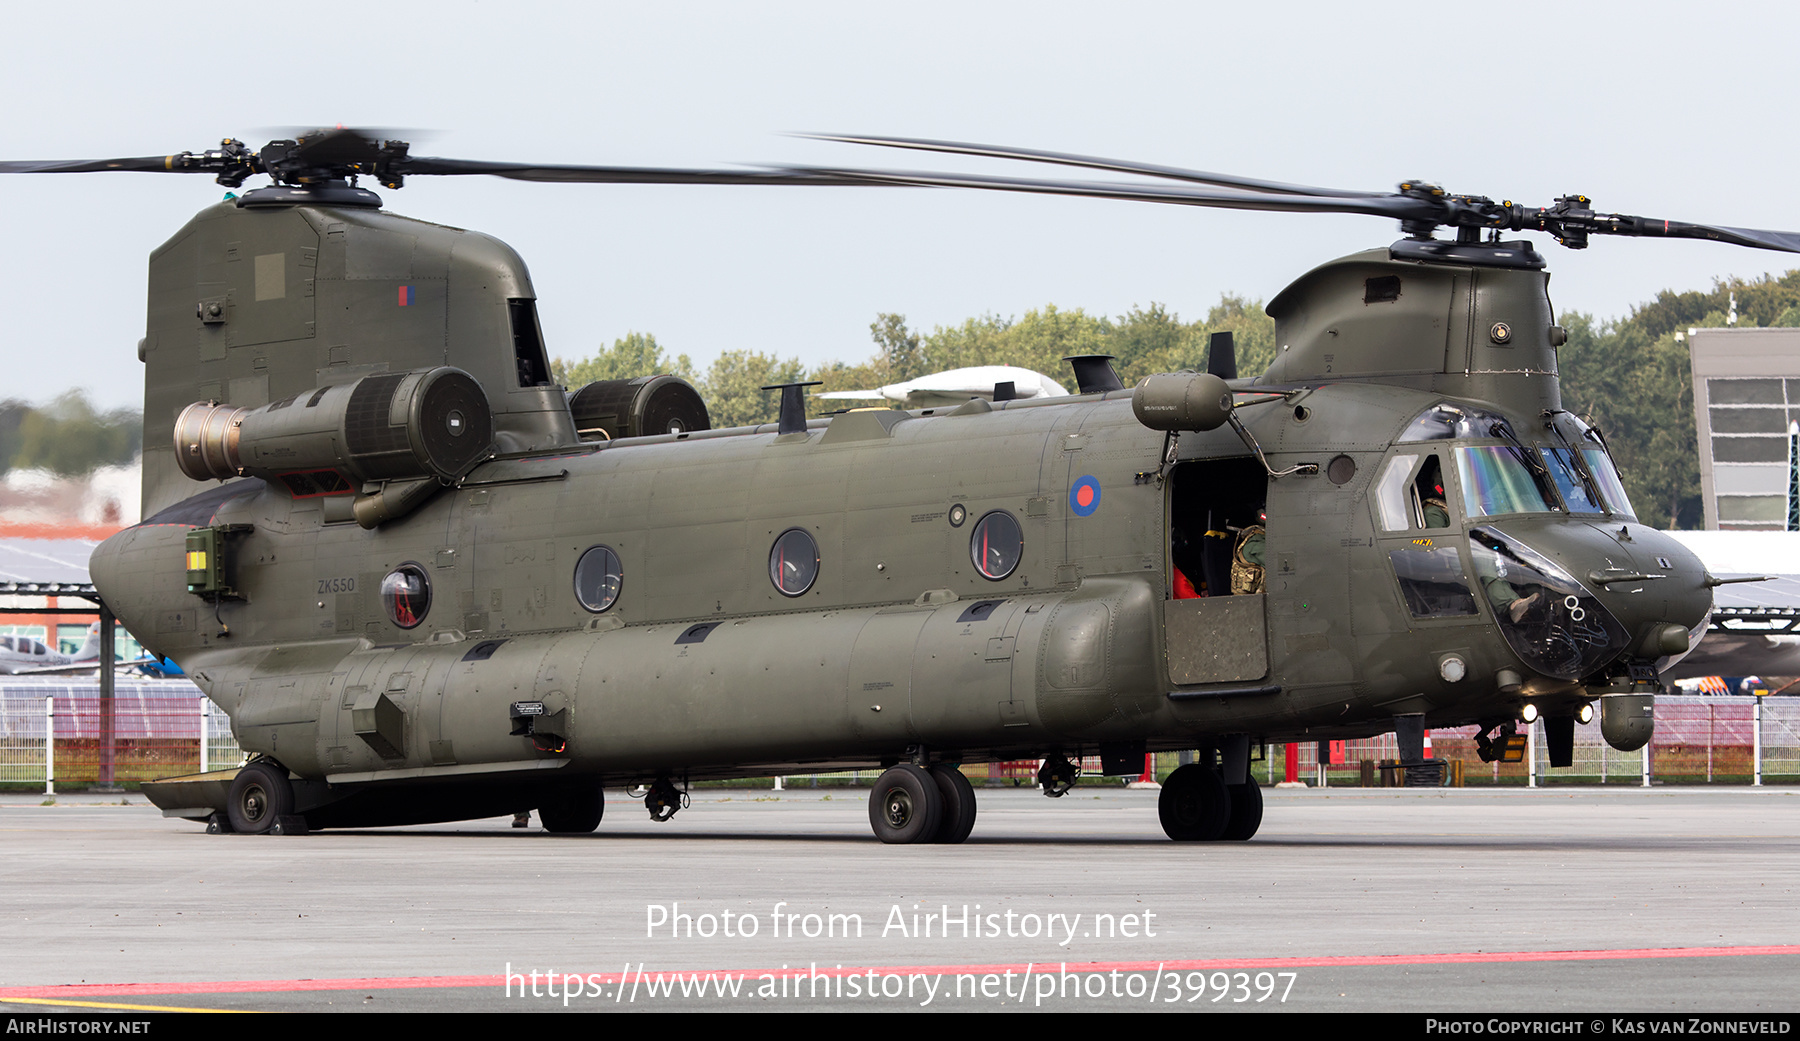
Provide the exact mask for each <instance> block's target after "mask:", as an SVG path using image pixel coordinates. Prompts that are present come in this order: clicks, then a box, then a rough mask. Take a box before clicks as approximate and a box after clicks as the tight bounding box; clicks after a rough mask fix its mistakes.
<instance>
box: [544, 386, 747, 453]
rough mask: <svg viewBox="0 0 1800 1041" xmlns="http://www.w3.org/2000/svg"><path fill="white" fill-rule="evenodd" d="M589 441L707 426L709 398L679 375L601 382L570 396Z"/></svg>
mask: <svg viewBox="0 0 1800 1041" xmlns="http://www.w3.org/2000/svg"><path fill="white" fill-rule="evenodd" d="M569 412H570V413H571V414H573V416H574V417H575V429H576V431H577V432H579V433H580V435H581V439H582V440H583V441H602V440H611V439H614V438H620V437H641V436H644V435H648V434H681V433H686V432H688V431H691V430H707V429H710V428H711V425H712V424H711V421H710V419H709V417H708V416H707V414H706V402H704V401H702V400H701V399H700V392H699V391H696V390H695V389H694V388H693V386H692V385H691V384H689V383H688V381H687V380H684V379H682V378H681V377H679V376H667V375H664V376H639V377H638V378H636V379H629V380H600V381H598V382H595V383H590V384H588V385H587V386H585V387H582V388H581V389H580V390H578V391H576V392H575V393H574V394H572V395H570V396H569Z"/></svg>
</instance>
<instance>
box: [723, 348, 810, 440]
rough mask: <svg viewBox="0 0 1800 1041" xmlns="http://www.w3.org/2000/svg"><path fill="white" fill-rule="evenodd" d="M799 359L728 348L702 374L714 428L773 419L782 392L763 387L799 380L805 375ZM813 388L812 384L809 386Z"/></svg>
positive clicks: (777, 409)
mask: <svg viewBox="0 0 1800 1041" xmlns="http://www.w3.org/2000/svg"><path fill="white" fill-rule="evenodd" d="M803 371H804V370H802V369H801V367H800V359H798V358H789V359H787V360H786V361H783V360H781V359H780V358H776V357H774V356H773V355H768V354H759V353H757V352H756V351H746V350H738V351H726V352H725V353H724V354H721V355H719V357H718V358H717V359H715V360H714V361H713V363H712V365H711V366H709V367H708V368H707V370H706V375H705V376H703V377H701V379H700V384H699V390H700V396H701V397H702V398H704V399H705V400H706V410H707V413H708V414H709V415H710V417H711V419H712V425H713V427H714V428H715V429H720V428H724V427H741V426H750V425H751V424H754V423H772V422H774V421H775V418H776V416H777V415H778V413H779V411H780V408H781V395H780V394H779V393H777V392H776V391H772V390H770V391H765V390H763V389H762V388H764V387H769V386H774V385H775V384H778V383H798V382H800V381H801V380H802V379H804V376H803V375H802V373H803ZM809 389H810V388H809Z"/></svg>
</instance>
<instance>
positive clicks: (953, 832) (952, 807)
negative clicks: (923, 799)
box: [926, 763, 975, 845]
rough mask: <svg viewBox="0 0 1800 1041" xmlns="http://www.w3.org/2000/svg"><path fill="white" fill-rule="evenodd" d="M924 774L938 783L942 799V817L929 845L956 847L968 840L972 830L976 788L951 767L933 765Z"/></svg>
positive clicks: (939, 764)
mask: <svg viewBox="0 0 1800 1041" xmlns="http://www.w3.org/2000/svg"><path fill="white" fill-rule="evenodd" d="M926 770H927V771H928V772H930V774H931V778H932V780H934V781H936V782H937V787H938V794H939V795H942V796H943V797H944V817H943V820H941V821H939V822H938V833H937V837H936V838H933V839H932V840H931V841H932V842H941V843H944V844H946V845H955V844H957V843H959V842H961V841H962V840H964V839H966V838H968V837H969V832H970V831H972V830H974V828H975V786H974V785H972V784H970V783H969V779H968V778H967V777H965V776H963V772H962V771H961V770H958V769H957V768H956V767H954V766H946V765H944V764H942V763H933V764H932V765H931V766H928V767H926Z"/></svg>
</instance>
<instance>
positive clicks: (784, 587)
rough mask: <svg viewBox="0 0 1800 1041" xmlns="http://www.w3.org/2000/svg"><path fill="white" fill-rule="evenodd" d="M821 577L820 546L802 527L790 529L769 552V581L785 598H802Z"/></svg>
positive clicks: (782, 534) (776, 541)
mask: <svg viewBox="0 0 1800 1041" xmlns="http://www.w3.org/2000/svg"><path fill="white" fill-rule="evenodd" d="M818 577H819V545H818V543H816V542H814V541H813V537H812V536H811V535H809V534H807V532H806V531H805V530H803V529H801V528H789V529H788V530H786V531H784V532H782V533H781V537H780V538H778V539H776V540H775V545H774V547H773V548H772V549H770V550H769V581H770V582H773V583H774V584H775V588H776V590H778V591H779V592H780V593H781V595H782V596H799V595H801V594H802V593H804V592H806V591H807V590H808V589H811V588H812V584H813V581H814V580H815V579H817V578H818Z"/></svg>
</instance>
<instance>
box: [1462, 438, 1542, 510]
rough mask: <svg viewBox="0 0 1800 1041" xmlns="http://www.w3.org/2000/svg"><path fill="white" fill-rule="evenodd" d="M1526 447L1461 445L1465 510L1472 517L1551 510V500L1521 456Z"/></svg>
mask: <svg viewBox="0 0 1800 1041" xmlns="http://www.w3.org/2000/svg"><path fill="white" fill-rule="evenodd" d="M1526 451H1529V449H1524V450H1521V449H1518V448H1514V447H1512V446H1511V445H1462V446H1459V447H1458V448H1457V449H1456V472H1457V475H1458V476H1459V477H1461V478H1462V489H1463V510H1464V512H1466V513H1467V514H1468V515H1469V516H1471V517H1497V516H1500V515H1501V514H1507V513H1548V512H1550V509H1551V506H1550V503H1549V501H1548V500H1547V499H1545V498H1544V493H1543V490H1542V489H1541V488H1539V487H1538V483H1537V481H1536V480H1535V479H1534V478H1533V477H1532V475H1531V470H1530V468H1529V467H1527V466H1526V465H1525V460H1524V459H1523V458H1521V456H1523V454H1524V452H1526Z"/></svg>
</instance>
